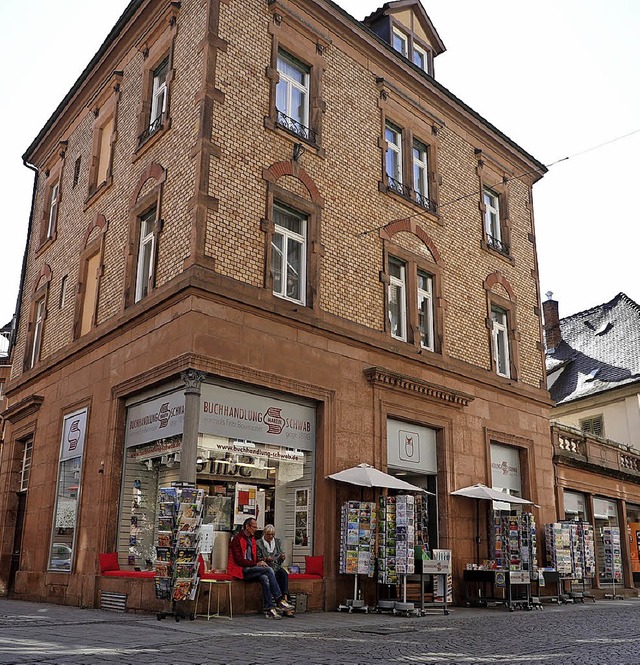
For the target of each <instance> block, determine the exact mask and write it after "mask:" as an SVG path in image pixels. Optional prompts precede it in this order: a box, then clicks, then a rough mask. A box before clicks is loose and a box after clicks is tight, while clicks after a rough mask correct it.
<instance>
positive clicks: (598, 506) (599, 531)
mask: <svg viewBox="0 0 640 665" xmlns="http://www.w3.org/2000/svg"><path fill="white" fill-rule="evenodd" d="M593 518H594V525H595V540H596V561H597V564H598V577H599V580H600V583H601V584H612V583H614V582H615V583H616V584H621V583H622V542H621V533H620V523H619V520H618V504H617V502H616V501H615V500H612V499H605V498H600V497H594V498H593Z"/></svg>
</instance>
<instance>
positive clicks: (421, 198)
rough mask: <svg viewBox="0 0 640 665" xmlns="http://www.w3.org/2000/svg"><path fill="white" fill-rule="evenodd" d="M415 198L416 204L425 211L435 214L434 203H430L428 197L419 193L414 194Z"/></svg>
mask: <svg viewBox="0 0 640 665" xmlns="http://www.w3.org/2000/svg"><path fill="white" fill-rule="evenodd" d="M414 194H415V197H416V203H417V204H418V205H419V206H422V207H423V208H424V209H425V210H429V211H430V212H433V213H435V212H436V202H435V201H432V200H431V199H430V198H429V197H428V196H425V195H424V194H421V193H420V192H419V191H417V190H416V191H415V192H414Z"/></svg>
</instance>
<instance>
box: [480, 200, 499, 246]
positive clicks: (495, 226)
mask: <svg viewBox="0 0 640 665" xmlns="http://www.w3.org/2000/svg"><path fill="white" fill-rule="evenodd" d="M484 208H485V210H484V229H485V232H486V234H487V243H488V245H489V246H490V247H492V248H493V249H497V250H498V251H502V230H501V228H500V202H499V199H498V195H497V194H496V193H495V192H493V191H492V190H490V189H485V190H484Z"/></svg>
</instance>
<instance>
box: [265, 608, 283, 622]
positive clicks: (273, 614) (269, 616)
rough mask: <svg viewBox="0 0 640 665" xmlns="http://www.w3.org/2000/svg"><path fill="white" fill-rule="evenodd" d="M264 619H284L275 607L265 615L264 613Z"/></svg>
mask: <svg viewBox="0 0 640 665" xmlns="http://www.w3.org/2000/svg"><path fill="white" fill-rule="evenodd" d="M264 618H265V619H282V617H281V616H280V615H279V614H278V612H277V610H276V608H275V607H270V608H269V609H268V610H267V611H266V612H265V613H264Z"/></svg>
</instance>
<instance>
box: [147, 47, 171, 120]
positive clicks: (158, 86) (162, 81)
mask: <svg viewBox="0 0 640 665" xmlns="http://www.w3.org/2000/svg"><path fill="white" fill-rule="evenodd" d="M168 73H169V58H168V57H166V58H165V59H164V60H163V61H162V62H161V63H160V64H159V65H158V66H157V67H156V68H155V69H154V70H153V85H152V88H151V115H150V116H149V131H150V132H153V131H155V130H156V129H158V128H159V127H160V126H161V125H162V116H163V114H164V113H165V111H166V110H167V74H168Z"/></svg>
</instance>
